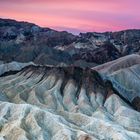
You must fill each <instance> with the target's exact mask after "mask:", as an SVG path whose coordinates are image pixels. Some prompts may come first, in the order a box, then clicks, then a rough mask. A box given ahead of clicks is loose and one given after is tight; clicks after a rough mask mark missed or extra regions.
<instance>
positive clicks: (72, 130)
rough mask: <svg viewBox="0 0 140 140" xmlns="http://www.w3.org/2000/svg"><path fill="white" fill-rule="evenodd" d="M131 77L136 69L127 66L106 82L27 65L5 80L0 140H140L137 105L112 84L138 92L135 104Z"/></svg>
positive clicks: (91, 74) (0, 85)
mask: <svg viewBox="0 0 140 140" xmlns="http://www.w3.org/2000/svg"><path fill="white" fill-rule="evenodd" d="M131 67H132V68H131ZM128 69H132V71H133V73H131V72H130V73H129V75H131V77H130V78H129V79H127V75H128ZM134 72H136V73H137V74H138V73H139V72H140V71H139V67H136V66H135V65H134V66H132V65H131V66H130V68H129V67H128V68H123V69H121V70H119V71H117V72H114V73H115V74H116V75H115V74H113V75H112V73H111V74H110V75H109V74H106V75H107V76H109V78H110V79H107V80H106V79H104V78H103V76H102V74H101V73H98V72H97V71H95V70H92V69H81V68H78V67H47V66H35V65H30V66H26V67H24V68H23V69H22V70H19V71H16V72H15V73H14V74H13V73H11V71H10V72H7V73H5V74H3V75H2V76H1V77H0V140H111V139H113V140H139V138H140V113H139V112H138V111H136V107H137V106H138V105H137V104H136V103H135V104H134V102H133V100H129V99H132V98H126V96H123V95H124V92H122V90H118V89H117V88H116V87H115V86H114V83H113V80H114V79H115V78H116V79H115V80H116V81H117V80H118V82H121V86H122V87H123V88H125V87H129V88H131V89H132V87H131V86H134V85H135V86H137V87H136V88H134V89H135V91H137V92H136V93H135V95H137V96H138V98H136V99H135V100H136V101H137V103H139V92H138V91H139V86H138V82H140V79H137V80H136V82H137V84H136V83H134V85H133V84H132V81H133V80H134V81H135V74H134ZM133 74H134V75H133ZM121 77H123V78H122V79H121ZM111 78H112V79H113V78H114V79H113V80H112V79H111ZM137 78H138V77H137ZM123 80H125V82H124V81H123ZM125 94H126V95H127V91H126V92H125ZM128 95H129V92H128ZM131 101H132V102H131ZM137 110H138V109H137Z"/></svg>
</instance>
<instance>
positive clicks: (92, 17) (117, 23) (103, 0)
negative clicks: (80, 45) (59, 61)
mask: <svg viewBox="0 0 140 140" xmlns="http://www.w3.org/2000/svg"><path fill="white" fill-rule="evenodd" d="M139 6H140V0H86V1H85V0H76V1H75V0H71V1H68V0H20V1H19V0H4V1H0V9H1V10H0V17H2V18H14V19H17V20H22V21H23V20H25V21H29V22H34V23H36V24H39V25H40V26H46V27H52V28H55V29H57V30H68V31H71V32H74V33H75V32H80V31H82V32H83V31H84V32H86V31H100V32H103V31H115V30H123V29H127V28H140V24H139V23H140V8H139Z"/></svg>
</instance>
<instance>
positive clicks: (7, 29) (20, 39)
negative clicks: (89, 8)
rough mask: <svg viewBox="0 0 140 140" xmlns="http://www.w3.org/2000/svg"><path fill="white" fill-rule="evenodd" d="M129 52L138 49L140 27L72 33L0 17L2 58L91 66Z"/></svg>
mask: <svg viewBox="0 0 140 140" xmlns="http://www.w3.org/2000/svg"><path fill="white" fill-rule="evenodd" d="M133 53H137V54H139V53H140V30H125V31H120V32H105V33H96V32H91V33H90V32H89V33H80V34H79V35H78V36H76V35H73V34H71V33H68V32H66V31H62V32H58V31H55V30H52V29H49V28H42V27H39V26H37V25H35V24H32V23H28V22H17V21H15V20H10V19H0V60H2V61H6V62H11V61H20V62H29V61H33V62H35V63H37V64H52V65H60V64H64V65H65V64H66V65H69V64H73V65H80V66H82V67H85V66H90V67H92V66H95V65H97V64H103V63H105V62H108V61H112V60H115V59H117V58H120V57H122V56H125V55H128V54H133Z"/></svg>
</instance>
